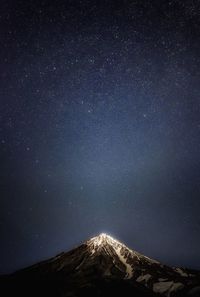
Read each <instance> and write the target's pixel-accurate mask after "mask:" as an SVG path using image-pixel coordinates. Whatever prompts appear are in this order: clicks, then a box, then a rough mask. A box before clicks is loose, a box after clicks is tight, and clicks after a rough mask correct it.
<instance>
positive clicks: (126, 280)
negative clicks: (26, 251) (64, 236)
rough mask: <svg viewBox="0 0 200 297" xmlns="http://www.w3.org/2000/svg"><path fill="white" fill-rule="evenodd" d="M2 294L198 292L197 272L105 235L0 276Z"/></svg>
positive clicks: (60, 295) (61, 295)
mask: <svg viewBox="0 0 200 297" xmlns="http://www.w3.org/2000/svg"><path fill="white" fill-rule="evenodd" d="M0 290H1V291H4V292H5V293H4V296H11V295H12V296H14V295H16V294H17V293H18V294H20V296H52V297H53V296H56V297H64V296H66V297H68V296H110V295H112V294H117V295H119V294H125V295H126V296H129V295H130V296H165V297H171V296H200V273H199V272H197V271H191V270H187V269H183V268H173V267H168V266H166V265H162V264H161V263H159V262H158V261H155V260H153V259H150V258H148V257H146V256H144V255H141V254H139V253H138V252H136V251H133V250H130V249H129V248H128V247H126V246H125V245H124V244H122V243H121V242H119V241H117V240H115V239H113V238H112V237H111V236H109V235H107V234H100V235H99V236H97V237H94V238H92V239H90V240H88V241H86V242H84V243H83V244H82V245H80V246H79V247H77V248H75V249H73V250H71V251H69V252H66V253H61V254H59V255H57V256H56V257H54V258H52V259H49V260H47V261H44V262H41V263H38V264H36V265H33V266H31V267H28V268H26V269H23V270H20V271H18V272H15V273H14V274H12V275H9V276H4V277H2V278H1V280H0Z"/></svg>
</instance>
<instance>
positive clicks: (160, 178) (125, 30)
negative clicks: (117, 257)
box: [0, 0, 200, 272]
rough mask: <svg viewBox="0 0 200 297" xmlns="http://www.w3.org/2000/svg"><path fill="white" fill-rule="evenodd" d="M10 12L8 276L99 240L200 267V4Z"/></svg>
mask: <svg viewBox="0 0 200 297" xmlns="http://www.w3.org/2000/svg"><path fill="white" fill-rule="evenodd" d="M158 2H159V3H158ZM0 8H1V9H0V36H1V41H0V42H1V47H0V51H1V54H0V69H1V71H0V74H1V79H0V100H1V105H0V168H1V177H0V189H1V190H0V191H1V196H0V197H1V198H0V231H1V233H0V236H1V244H0V263H1V265H0V271H1V272H8V271H13V270H15V269H17V268H21V267H23V266H25V265H29V264H31V263H34V262H36V261H38V260H41V259H44V258H47V257H49V256H53V255H55V254H56V253H58V252H60V251H63V250H67V249H70V248H72V247H74V246H75V245H77V244H79V243H80V242H81V241H83V240H85V239H88V238H90V237H92V236H95V235H96V234H99V233H100V232H106V233H109V234H111V235H113V236H116V237H117V238H119V239H121V240H122V241H123V242H125V243H126V244H127V245H128V246H130V247H131V248H132V249H135V250H138V251H139V252H141V253H144V254H146V255H147V256H149V257H152V258H156V259H158V260H159V261H162V262H164V263H166V264H170V265H179V266H189V267H193V268H195V267H196V268H200V255H199V250H200V216H199V211H200V202H199V199H200V195H199V194H200V159H199V151H200V99H199V94H200V73H199V72H200V71H199V69H200V54H199V53H200V34H199V32H200V4H199V1H178V0H176V1H162V0H161V1H139V0H138V1H125V0H124V1H108V0H107V1H106V0H101V1H89V0H88V1H87V0H86V1H76V0H75V1H46V0H43V1H35V0H34V1H33V0H29V1H23V0H21V1H18V0H16V1H11V0H10V1H1V4H0Z"/></svg>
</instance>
